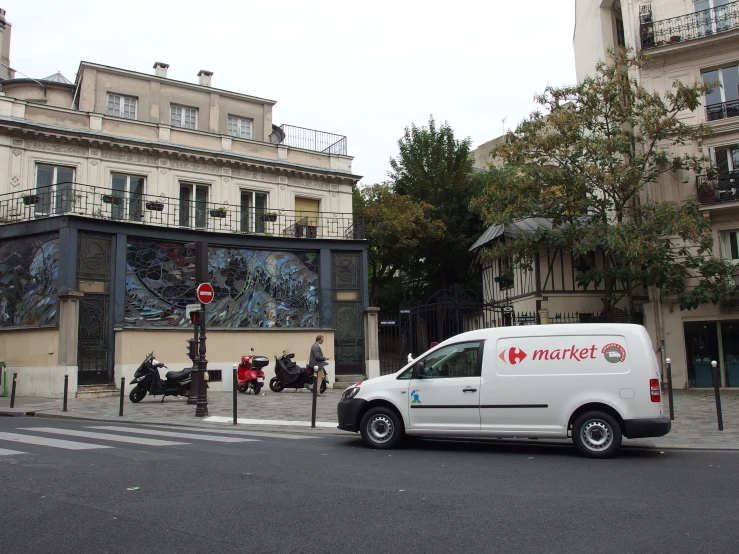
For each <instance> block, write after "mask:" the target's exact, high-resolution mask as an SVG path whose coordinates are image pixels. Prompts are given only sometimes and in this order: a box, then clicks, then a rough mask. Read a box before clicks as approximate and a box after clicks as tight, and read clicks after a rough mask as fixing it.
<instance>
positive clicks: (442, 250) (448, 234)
mask: <svg viewBox="0 0 739 554" xmlns="http://www.w3.org/2000/svg"><path fill="white" fill-rule="evenodd" d="M398 149H399V153H398V156H397V157H396V158H394V159H391V160H390V168H391V170H390V171H389V172H388V175H389V177H390V180H391V183H392V187H393V190H394V191H395V193H396V194H398V195H401V196H407V197H409V198H410V199H412V200H413V201H415V202H423V203H425V204H428V205H430V207H431V209H430V210H429V211H428V212H427V214H428V217H429V218H430V219H431V220H433V221H437V222H440V223H442V224H443V225H444V228H445V230H444V233H443V235H442V236H440V237H438V238H437V239H435V240H427V241H423V242H421V243H420V244H419V248H418V250H417V254H416V258H417V259H423V260H424V268H425V277H424V280H425V281H426V284H427V291H426V292H431V291H434V290H437V289H439V288H446V287H448V286H450V285H451V284H453V283H461V282H464V281H466V280H467V279H468V271H469V266H470V262H471V256H470V254H469V252H468V250H469V247H470V246H471V244H472V243H473V242H474V240H475V239H476V238H477V236H478V235H479V233H480V230H481V227H482V221H481V219H480V217H479V214H477V213H476V212H472V211H470V209H469V204H470V201H471V200H472V198H473V197H474V196H475V194H476V193H478V192H479V188H477V185H478V181H477V180H475V179H473V178H472V175H473V173H472V158H471V156H470V140H469V139H468V138H467V139H463V140H457V139H456V138H455V136H454V131H453V130H452V128H451V127H450V126H449V124H448V123H444V124H443V125H441V126H440V127H437V125H436V122H435V121H434V118H433V116H432V117H430V118H429V122H428V126H427V127H418V126H416V125H415V124H412V125H411V126H410V127H406V129H405V132H404V134H403V136H402V137H401V138H400V140H399V141H398Z"/></svg>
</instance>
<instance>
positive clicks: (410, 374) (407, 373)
mask: <svg viewBox="0 0 739 554" xmlns="http://www.w3.org/2000/svg"><path fill="white" fill-rule="evenodd" d="M414 366H415V364H414V365H412V366H411V367H409V368H408V369H406V370H405V371H404V372H403V373H401V374H400V375H398V379H410V378H411V377H413V367H414Z"/></svg>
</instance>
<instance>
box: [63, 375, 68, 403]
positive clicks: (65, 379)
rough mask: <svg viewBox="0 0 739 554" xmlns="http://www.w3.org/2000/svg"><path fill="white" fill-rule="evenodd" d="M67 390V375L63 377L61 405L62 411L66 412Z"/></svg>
mask: <svg viewBox="0 0 739 554" xmlns="http://www.w3.org/2000/svg"><path fill="white" fill-rule="evenodd" d="M68 390H69V375H65V376H64V402H63V403H62V411H63V412H66V411H67V391H68Z"/></svg>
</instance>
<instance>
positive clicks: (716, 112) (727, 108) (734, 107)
mask: <svg viewBox="0 0 739 554" xmlns="http://www.w3.org/2000/svg"><path fill="white" fill-rule="evenodd" d="M737 116H739V100H732V101H731V102H723V103H721V104H711V105H710V106H706V121H716V120H718V119H726V118H727V117H737Z"/></svg>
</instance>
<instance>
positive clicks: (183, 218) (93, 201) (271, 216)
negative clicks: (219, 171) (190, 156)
mask: <svg viewBox="0 0 739 554" xmlns="http://www.w3.org/2000/svg"><path fill="white" fill-rule="evenodd" d="M63 215H78V216H85V217H92V218H97V219H105V220H111V221H124V222H129V223H138V224H143V225H157V226H163V227H180V228H189V229H198V230H203V231H213V232H225V233H240V234H256V235H265V236H280V237H292V238H334V239H336V238H338V239H363V238H364V220H363V219H362V218H361V217H357V216H354V215H353V214H347V213H336V212H305V211H294V210H282V209H280V210H274V211H272V210H268V209H265V208H255V207H252V206H245V205H242V206H230V205H228V204H216V203H213V202H207V201H202V200H200V199H185V198H169V197H165V196H154V195H149V194H141V193H138V192H132V191H119V190H113V189H110V188H102V187H95V186H91V185H85V184H81V183H57V184H55V185H51V186H47V187H39V188H35V189H29V190H24V191H14V192H11V193H7V194H3V195H0V225H5V224H10V223H18V222H22V221H32V220H36V219H43V218H47V217H55V216H63Z"/></svg>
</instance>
